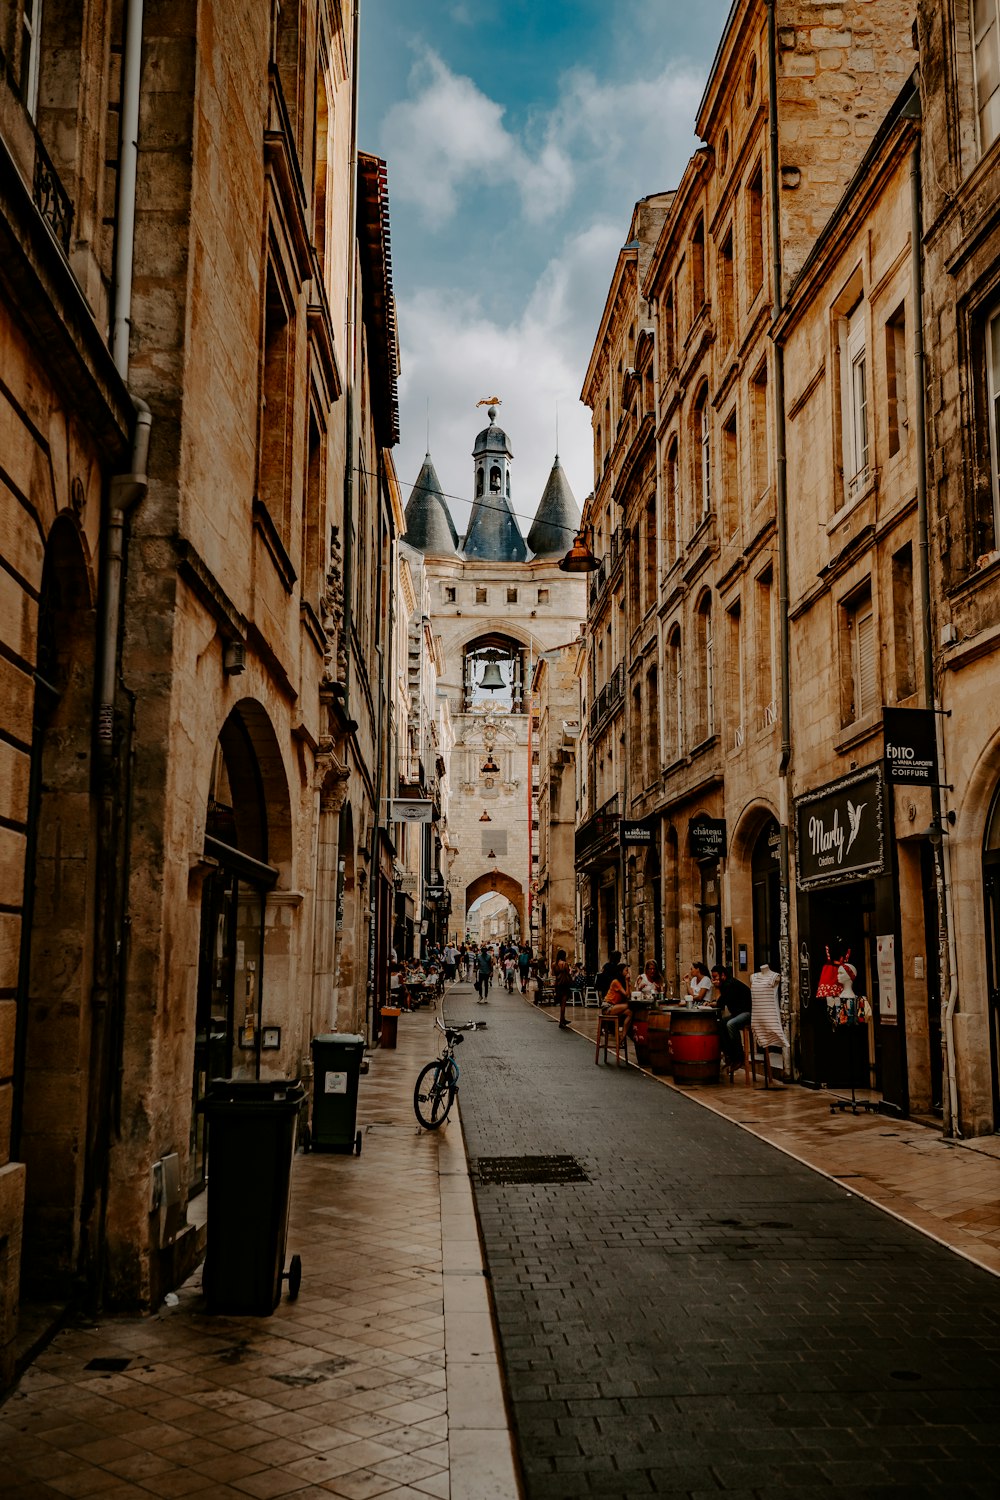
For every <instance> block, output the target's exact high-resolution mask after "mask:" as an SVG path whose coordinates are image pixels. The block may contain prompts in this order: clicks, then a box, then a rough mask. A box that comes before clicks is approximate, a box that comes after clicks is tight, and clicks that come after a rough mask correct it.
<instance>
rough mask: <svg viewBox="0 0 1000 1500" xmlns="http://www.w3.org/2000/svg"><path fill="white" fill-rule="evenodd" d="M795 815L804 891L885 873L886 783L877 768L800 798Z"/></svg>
mask: <svg viewBox="0 0 1000 1500" xmlns="http://www.w3.org/2000/svg"><path fill="white" fill-rule="evenodd" d="M796 814H797V818H798V849H797V853H798V861H797V863H798V885H799V889H800V890H804V891H807V890H810V889H812V888H813V887H815V886H821V885H836V884H838V883H840V882H841V881H846V880H860V879H863V878H864V877H865V876H868V875H880V874H881V873H882V872H883V871H884V869H885V818H884V811H883V782H882V773H881V770H880V769H879V768H878V767H875V768H874V769H871V770H867V771H858V772H856V773H855V774H854V775H853V776H845V777H844V779H843V780H842V781H838V782H836V783H835V784H834V785H833V786H830V787H824V788H823V789H822V791H818V792H810V793H808V794H807V795H806V796H805V797H800V798H799V799H798V801H797V803H796Z"/></svg>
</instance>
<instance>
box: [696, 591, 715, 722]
mask: <svg viewBox="0 0 1000 1500" xmlns="http://www.w3.org/2000/svg"><path fill="white" fill-rule="evenodd" d="M697 626H698V735H697V738H698V740H699V742H700V741H701V740H707V739H709V738H710V736H711V735H713V734H714V733H715V658H714V642H713V639H712V596H711V594H710V593H709V592H708V591H707V590H706V591H705V593H704V594H703V595H702V597H701V599H700V600H699V602H698V615H697Z"/></svg>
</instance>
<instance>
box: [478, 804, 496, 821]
mask: <svg viewBox="0 0 1000 1500" xmlns="http://www.w3.org/2000/svg"><path fill="white" fill-rule="evenodd" d="M479 821H480V823H492V822H493V819H492V818H491V817H490V815H489V813H488V812H487V811H486V809H485V807H484V808H483V810H482V812H481V813H480V814H479Z"/></svg>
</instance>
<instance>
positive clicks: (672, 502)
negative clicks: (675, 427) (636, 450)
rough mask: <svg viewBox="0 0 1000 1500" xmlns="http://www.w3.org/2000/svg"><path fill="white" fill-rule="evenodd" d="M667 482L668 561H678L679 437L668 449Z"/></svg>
mask: <svg viewBox="0 0 1000 1500" xmlns="http://www.w3.org/2000/svg"><path fill="white" fill-rule="evenodd" d="M664 478H665V481H666V484H665V489H666V496H665V498H666V511H667V514H666V522H667V561H668V562H671V563H672V562H676V561H677V558H678V557H679V556H680V547H681V487H680V474H679V472H678V461H677V439H676V438H674V439H673V440H672V442H671V444H670V447H669V448H668V449H667V469H666V474H665V476H664Z"/></svg>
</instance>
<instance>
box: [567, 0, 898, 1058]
mask: <svg viewBox="0 0 1000 1500" xmlns="http://www.w3.org/2000/svg"><path fill="white" fill-rule="evenodd" d="M914 13H915V7H912V6H911V7H906V6H900V5H898V4H895V3H853V4H852V3H846V4H843V5H838V6H836V7H827V8H826V10H825V11H824V13H823V14H820V13H819V11H818V9H817V7H816V6H814V5H811V4H806V3H804V0H774V4H773V6H772V5H768V4H765V3H764V0H741V3H738V4H736V5H734V6H733V8H732V10H731V12H730V15H729V18H728V20H727V23H726V27H725V30H724V32H723V35H722V37H721V39H720V43H719V47H718V50H717V52H716V56H715V60H714V63H713V66H712V70H711V73H710V76H709V80H708V83H707V86H706V89H705V93H704V95H703V98H702V101H701V105H700V107H699V110H698V115H697V119H696V122H695V123H696V132H697V134H698V136H699V137H700V139H701V141H702V143H703V144H702V146H701V147H700V148H699V150H698V151H697V152H696V153H695V154H694V156H693V157H692V159H691V161H690V162H689V164H688V166H687V168H686V169H685V171H684V173H683V174H682V177H681V180H680V182H679V183H678V185H677V189H676V191H675V192H674V193H673V194H672V195H664V199H665V201H666V204H667V206H666V211H665V213H664V217H663V222H662V226H661V227H660V228H659V231H658V234H657V236H656V240H655V243H654V244H653V245H652V247H651V253H650V255H649V257H648V261H647V265H646V268H645V271H644V274H643V276H642V278H641V281H640V283H639V285H638V295H639V296H640V297H641V298H642V299H643V300H644V302H645V304H646V305H647V306H648V320H649V324H650V326H651V328H652V342H651V346H650V352H649V355H648V356H646V355H645V354H644V352H643V349H642V345H641V343H639V342H638V340H637V349H636V357H635V358H634V359H628V360H623V361H622V362H621V368H620V369H619V363H618V357H617V352H616V351H615V348H614V339H613V335H612V332H611V329H610V325H609V322H608V314H607V311H606V313H605V318H604V320H603V321H602V324H601V327H600V329H599V331H598V337H597V341H596V343H595V347H594V353H593V355H592V358H591V366H590V372H589V373H588V382H590V381H592V377H593V373H594V372H595V371H597V370H598V369H600V368H602V362H603V365H604V366H605V367H606V368H607V369H608V370H609V373H610V379H611V384H612V389H611V390H610V392H608V393H607V394H604V393H603V392H597V391H596V387H595V389H594V390H593V391H591V390H590V387H589V385H588V387H587V389H586V390H585V399H588V398H590V404H591V406H592V409H593V411H594V429H595V454H596V459H597V466H596V475H597V480H598V484H597V491H596V496H600V495H603V494H605V493H606V494H608V495H609V496H610V495H612V494H613V495H614V496H615V497H616V498H617V499H618V500H620V501H621V502H622V503H624V504H626V505H627V506H630V507H631V509H630V511H629V512H627V517H628V518H630V522H631V524H628V525H627V526H626V527H625V528H624V530H623V533H622V535H621V537H620V538H619V548H621V543H622V541H623V540H624V538H625V537H626V536H627V538H628V541H627V543H626V546H627V548H629V549H632V558H631V565H629V563H628V562H627V561H624V560H623V564H622V565H621V578H622V585H621V590H620V598H618V600H617V605H618V612H617V615H615V612H614V611H612V612H611V617H612V619H617V620H618V621H621V629H620V632H619V636H618V638H617V644H614V645H613V647H612V651H611V654H610V657H609V658H608V660H607V663H606V665H605V666H604V668H603V671H602V680H603V681H605V682H607V683H609V684H615V690H616V692H617V693H619V694H620V697H621V700H622V708H621V717H622V730H623V731H624V732H625V737H626V743H629V741H630V742H631V744H632V745H633V746H635V747H636V753H634V754H632V755H630V756H629V757H628V764H627V770H626V768H625V766H624V765H618V766H615V763H614V760H613V759H612V758H611V757H609V756H605V772H604V774H605V778H606V779H605V781H604V782H603V783H599V784H595V783H594V771H595V769H596V770H597V771H598V773H599V772H600V760H601V757H600V754H599V753H596V754H595V751H596V752H599V749H600V746H599V744H595V742H594V731H595V729H597V725H596V724H594V723H589V722H588V732H589V735H590V740H591V743H590V745H589V747H588V761H589V764H590V768H591V769H590V772H589V774H590V777H591V786H590V788H589V789H588V797H589V803H588V806H589V808H590V811H591V824H590V826H589V827H587V826H585V828H584V829H583V830H581V838H582V839H583V841H584V843H585V844H586V845H587V847H586V848H585V850H584V853H585V854H586V855H587V857H591V858H592V857H593V856H594V853H595V851H596V853H597V855H598V856H599V857H600V858H601V859H602V860H603V861H604V863H605V865H606V867H607V868H606V871H605V873H604V875H603V877H602V879H603V881H604V883H605V886H606V894H605V904H606V906H607V912H606V915H605V917H604V918H603V921H602V919H601V918H600V916H599V917H598V920H597V922H596V924H592V926H593V925H596V929H597V931H598V932H599V931H601V930H602V925H603V928H605V929H606V930H607V931H608V933H609V934H610V932H611V931H612V922H613V919H614V908H615V905H616V904H617V907H618V909H619V910H622V911H623V914H624V932H623V934H622V940H620V941H619V942H617V943H616V944H612V943H611V942H610V941H608V940H607V939H605V941H604V942H603V943H594V942H591V943H590V946H589V948H588V962H589V963H590V965H591V966H593V965H594V963H595V962H596V960H597V959H598V958H601V957H603V956H604V952H605V949H606V948H607V947H610V946H619V947H621V948H623V949H625V950H626V951H627V956H628V957H629V958H630V960H631V962H632V963H633V965H635V964H636V963H638V962H639V961H640V959H641V958H649V957H652V958H654V959H656V960H657V962H658V963H660V965H661V966H662V967H663V969H664V971H665V975H666V979H667V983H668V986H669V987H670V988H672V989H673V988H675V987H677V986H678V985H679V982H680V978H681V976H682V975H683V974H684V973H685V972H686V971H687V970H688V968H689V967H690V964H691V962H692V961H693V960H694V959H697V958H701V959H704V960H706V961H708V962H712V961H726V962H730V963H732V964H733V966H734V968H735V970H736V972H737V973H740V972H741V971H743V977H747V976H748V974H749V973H750V972H751V971H752V970H755V969H756V968H758V967H759V966H760V965H761V964H762V963H765V962H766V963H768V964H769V965H770V966H771V967H772V968H775V969H778V968H780V969H781V971H782V974H783V978H784V981H785V983H784V1005H785V1009H786V1012H788V1013H789V1014H791V1013H792V1011H793V1010H794V1009H795V1005H796V1002H795V997H796V995H797V993H798V989H797V985H798V957H797V953H796V946H795V921H796V912H795V909H794V908H795V898H794V887H793V871H794V865H793V861H794V854H795V850H794V839H793V837H792V824H793V796H794V786H795V783H794V782H793V776H794V774H795V769H796V765H797V762H796V758H795V752H794V748H793V744H792V717H791V708H790V698H791V692H792V689H793V678H792V672H793V667H794V662H793V661H792V659H791V658H790V656H789V626H788V623H787V621H788V612H789V586H788V576H787V569H788V561H789V552H788V535H787V531H786V520H787V512H788V509H789V506H790V505H791V504H792V503H793V498H794V500H795V503H797V497H793V491H792V479H791V477H790V476H789V474H788V472H787V469H786V454H785V424H784V421H783V415H784V412H785V398H784V354H783V352H782V351H781V350H780V348H779V347H778V346H776V345H775V342H774V331H775V330H774V325H775V319H776V317H777V315H778V314H779V313H780V311H781V309H782V307H783V305H784V303H785V301H786V298H787V296H788V293H789V288H790V287H791V286H792V285H793V283H794V282H795V279H796V278H797V277H798V276H799V274H800V273H801V271H802V269H803V267H804V266H805V264H806V262H807V259H808V257H809V256H810V254H811V252H812V251H813V248H814V246H815V244H816V241H817V239H818V237H819V236H820V234H821V233H822V231H823V230H824V228H825V226H826V225H827V223H828V221H829V220H830V218H831V215H833V214H834V213H835V211H836V210H837V209H838V205H839V204H840V201H841V198H842V196H843V194H844V191H845V189H846V188H847V186H848V184H849V183H850V182H851V180H852V177H853V176H854V174H855V173H856V172H857V171H858V170H859V168H860V166H861V163H862V161H863V159H864V158H865V155H866V152H868V151H869V149H870V147H871V144H872V141H873V138H874V137H875V135H876V132H877V130H878V129H879V125H880V123H881V122H882V121H883V119H884V118H885V116H886V114H887V112H888V111H889V109H890V108H891V107H892V105H893V103H894V102H895V101H896V99H897V96H898V95H899V92H900V89H901V88H902V86H903V84H904V83H905V80H906V78H907V77H908V75H909V74H910V73H911V72H912V70H913V67H914V65H915V62H916V54H915V53H914V51H913V31H912V22H913V18H914ZM643 201H644V202H649V201H655V200H643ZM637 207H638V206H637ZM630 232H631V233H632V234H633V235H634V233H635V221H633V227H632V230H631V231H630ZM620 265H621V261H619V268H618V269H616V273H615V279H614V280H613V282H612V290H611V293H610V294H609V305H610V298H611V297H613V296H614V295H616V290H617V288H618V286H619V285H620ZM646 358H648V361H649V364H648V368H649V369H650V370H651V371H652V374H653V396H652V405H651V408H649V409H650V410H651V413H652V415H651V418H650V424H649V425H650V431H651V434H652V436H653V440H654V441H655V449H654V454H655V457H654V465H655V470H654V474H653V476H652V478H650V476H649V473H648V468H643V467H642V462H637V460H639V459H640V454H641V453H642V452H643V451H644V450H643V449H642V442H643V441H644V440H643V439H642V437H641V434H640V438H639V445H638V446H637V447H636V448H635V449H633V448H624V449H622V450H620V451H617V452H615V451H612V452H611V453H610V459H608V458H606V456H605V454H606V451H607V450H606V443H605V439H604V429H605V427H606V423H605V411H607V412H608V413H609V415H610V416H611V417H612V420H613V421H614V422H615V424H617V420H618V419H617V416H616V415H615V414H616V413H618V412H622V413H625V412H627V411H629V409H630V408H631V407H632V405H633V403H634V402H635V401H636V398H637V395H638V388H639V382H640V379H642V380H643V382H644V376H643V375H642V374H641V372H642V371H644V370H645V369H646V368H647V367H646V365H645V364H644V360H645V359H646ZM595 396H596V397H597V399H596V400H595V399H593V398H594V397H595ZM605 403H606V405H605ZM602 407H603V409H602ZM644 409H645V408H640V410H644ZM613 430H615V431H617V426H616V427H615V429H613ZM643 461H644V460H643ZM609 462H610V469H611V473H610V475H607V474H606V468H607V466H608V463H609ZM852 477H853V476H852ZM654 490H655V495H654V493H653V491H654ZM596 496H595V501H596ZM650 499H654V502H655V509H654V511H653V512H652V513H650V511H649V501H650ZM600 514H601V512H600V508H599V507H598V506H597V505H596V504H595V509H594V519H595V521H597V519H598V517H599V515H600ZM654 516H655V522H654ZM811 545H812V546H813V547H814V548H815V538H812V539H811ZM594 550H595V552H596V553H597V555H598V561H599V560H600V556H601V553H602V551H603V552H604V553H605V554H607V551H608V549H607V548H606V547H604V546H602V545H601V542H600V541H599V540H598V537H597V528H596V526H595V537H594ZM654 555H655V562H654ZM822 561H823V559H820V560H819V561H818V563H817V566H821V565H822ZM802 566H803V567H805V566H808V562H807V558H805V557H804V558H803V559H802ZM599 577H600V574H599V573H596V574H595V575H594V578H595V579H599ZM591 587H592V601H591V608H590V614H589V616H588V635H589V637H590V651H591V653H592V654H593V656H595V657H596V656H597V653H598V650H599V647H600V645H601V642H602V641H606V640H607V629H608V620H607V619H606V616H605V612H604V603H603V596H602V592H601V590H600V588H599V587H595V586H594V585H593V584H592V586H591ZM654 588H655V602H654V603H651V595H652V593H653V589H654ZM604 649H605V650H606V647H605V648H604ZM802 660H803V662H804V663H806V664H807V665H808V664H809V662H810V658H809V656H808V652H807V651H806V650H805V649H804V648H803V655H802ZM640 663H641V665H640ZM616 673H620V679H621V680H620V682H619V681H618V679H617V678H616V677H615V674H616ZM626 673H627V674H628V680H627V682H626ZM588 689H590V690H591V691H592V688H591V685H590V684H585V689H584V690H585V692H586V691H587V690H588ZM626 701H627V711H626ZM591 713H593V709H591ZM621 737H622V736H621V733H619V734H618V735H617V736H616V737H615V738H617V741H618V743H619V744H620V743H621ZM648 758H649V759H648ZM609 765H610V766H613V767H614V770H613V772H612V774H611V775H610V776H608V770H607V768H608V766H609ZM643 824H645V825H646V826H645V827H643V826H642V825H643ZM623 826H624V829H625V831H626V832H627V833H628V834H629V837H635V838H636V839H637V840H638V839H639V838H640V837H641V838H642V839H643V840H647V841H648V842H646V843H645V847H643V845H642V844H639V843H637V844H636V846H635V848H634V850H631V849H630V848H629V845H628V844H626V843H623V841H622V837H621V834H622V830H623ZM591 833H592V834H593V837H592V838H591V837H590V834H591ZM578 858H579V852H578ZM616 860H617V861H618V862H619V869H620V874H619V875H618V879H619V881H620V882H621V884H622V886H623V895H624V899H623V898H622V897H618V896H616V895H615V894H614V893H613V891H612V886H613V882H614V878H615V877H614V875H613V874H612V869H613V865H614V863H615V861H616ZM629 889H631V890H633V891H634V892H635V893H636V896H635V897H633V898H631V899H629V898H628V897H627V892H628V891H629ZM640 928H641V939H640ZM585 930H586V929H585ZM793 1029H794V1028H793ZM785 1061H786V1065H787V1066H789V1067H790V1068H798V1066H799V1054H798V1052H797V1051H796V1050H794V1048H793V1047H790V1049H789V1053H788V1055H787V1056H786V1059H785Z"/></svg>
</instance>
